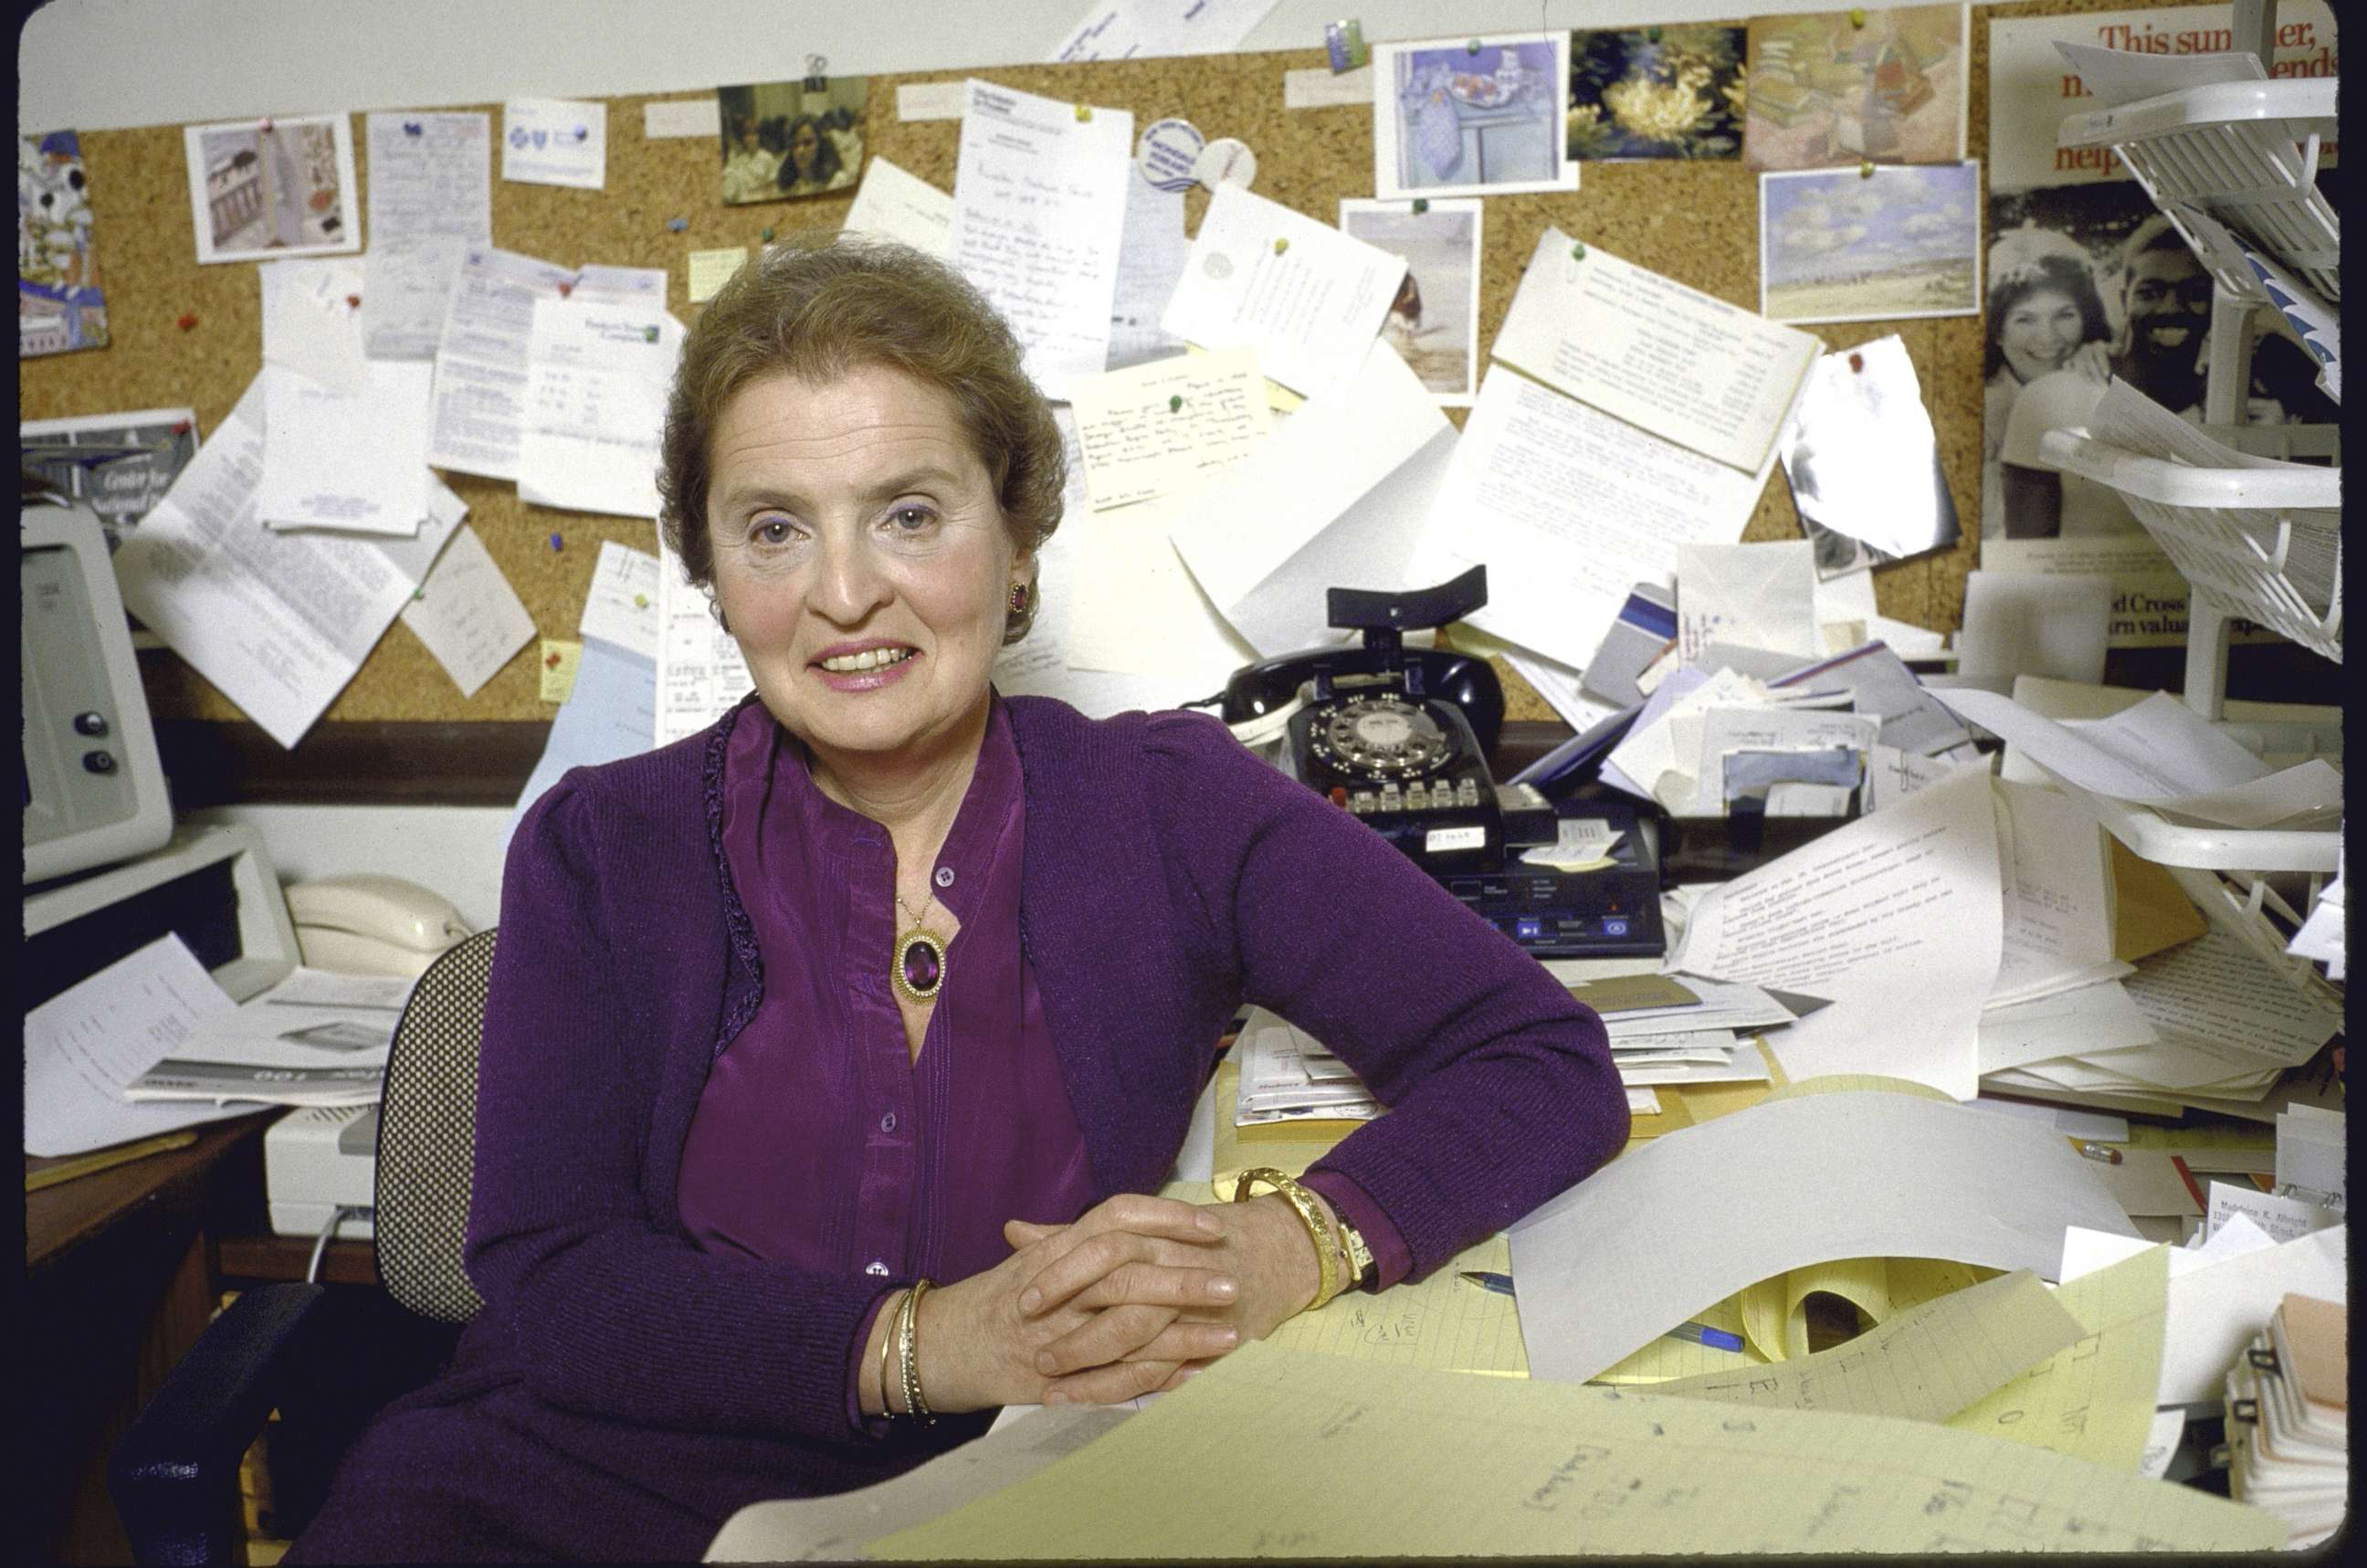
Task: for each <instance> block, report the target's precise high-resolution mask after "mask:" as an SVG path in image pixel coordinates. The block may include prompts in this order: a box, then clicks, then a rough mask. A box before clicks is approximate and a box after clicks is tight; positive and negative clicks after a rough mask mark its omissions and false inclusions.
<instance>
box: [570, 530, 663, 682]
mask: <svg viewBox="0 0 2367 1568" xmlns="http://www.w3.org/2000/svg"><path fill="white" fill-rule="evenodd" d="M575 629H576V630H577V631H580V632H582V633H583V635H584V636H586V637H595V638H598V639H599V640H600V641H601V642H610V643H614V644H615V645H616V646H617V647H619V648H622V649H624V650H625V651H626V652H628V653H639V654H640V655H641V656H642V657H643V658H645V659H654V658H656V657H657V653H658V558H657V557H656V556H654V555H651V554H650V553H649V552H648V551H641V550H635V549H634V548H633V547H632V546H630V545H627V544H618V543H617V541H616V540H613V539H604V540H601V541H600V560H599V563H598V564H597V565H595V566H594V567H593V568H592V586H591V589H590V591H589V592H587V593H586V594H585V595H584V596H583V614H582V615H581V616H580V617H578V618H577V619H576V622H575Z"/></svg>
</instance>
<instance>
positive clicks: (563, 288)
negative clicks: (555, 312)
mask: <svg viewBox="0 0 2367 1568" xmlns="http://www.w3.org/2000/svg"><path fill="white" fill-rule="evenodd" d="M573 292H575V281H574V279H573V278H561V279H560V280H559V297H560V298H561V299H562V300H564V299H565V298H567V296H568V295H570V294H572V293H573Z"/></svg>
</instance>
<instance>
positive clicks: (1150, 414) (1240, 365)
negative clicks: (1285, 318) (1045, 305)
mask: <svg viewBox="0 0 2367 1568" xmlns="http://www.w3.org/2000/svg"><path fill="white" fill-rule="evenodd" d="M1263 380H1264V378H1263V377H1262V376H1260V375H1259V374H1258V360H1257V350H1256V349H1254V348H1232V349H1227V350H1225V351H1224V352H1222V353H1218V354H1188V355H1178V356H1176V357H1175V358H1172V359H1159V360H1154V361H1152V362H1151V363H1150V364H1148V365H1138V366H1136V367H1135V368H1133V369H1127V370H1111V371H1108V372H1106V373H1104V374H1103V375H1098V376H1083V377H1080V378H1078V379H1077V380H1076V381H1073V382H1071V383H1070V388H1069V393H1070V401H1071V402H1073V403H1075V405H1076V410H1077V440H1078V443H1079V445H1080V446H1081V447H1082V449H1083V450H1084V458H1085V490H1086V494H1088V495H1089V496H1090V497H1091V498H1092V501H1093V510H1095V511H1097V512H1099V511H1105V510H1107V509H1108V508H1110V507H1112V506H1125V505H1127V503H1128V502H1131V501H1147V500H1149V499H1150V497H1152V496H1154V495H1166V494H1173V493H1175V492H1178V491H1183V490H1189V489H1191V488H1193V487H1194V486H1195V485H1196V484H1197V483H1200V482H1201V481H1202V480H1204V479H1206V477H1207V476H1208V475H1210V474H1212V473H1215V472H1217V471H1219V470H1222V469H1226V468H1229V467H1231V466H1232V465H1233V464H1234V463H1235V462H1238V461H1239V460H1240V459H1241V458H1242V457H1244V456H1246V455H1247V454H1248V452H1249V451H1250V449H1251V448H1252V447H1254V446H1256V445H1257V443H1258V442H1259V441H1260V440H1261V439H1262V438H1263V437H1264V436H1265V433H1266V426H1267V424H1268V422H1269V420H1270V418H1271V415H1269V413H1268V411H1267V409H1266V403H1265V394H1264V392H1263Z"/></svg>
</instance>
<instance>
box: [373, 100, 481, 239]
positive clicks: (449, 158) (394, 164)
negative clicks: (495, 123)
mask: <svg viewBox="0 0 2367 1568" xmlns="http://www.w3.org/2000/svg"><path fill="white" fill-rule="evenodd" d="M368 138H369V243H370V248H371V249H372V250H376V249H377V248H378V247H379V246H380V245H382V244H386V243H387V242H388V241H390V240H407V239H413V238H416V237H417V236H419V235H421V234H448V235H452V236H454V237H457V238H459V239H463V240H490V239H492V238H493V187H492V179H491V176H492V171H493V129H492V124H491V121H490V119H488V117H487V116H485V115H483V114H478V113H451V112H447V113H438V114H429V113H425V112H419V111H412V112H390V113H379V114H373V115H371V116H369V117H368Z"/></svg>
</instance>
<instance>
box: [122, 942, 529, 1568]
mask: <svg viewBox="0 0 2367 1568" xmlns="http://www.w3.org/2000/svg"><path fill="white" fill-rule="evenodd" d="M494 935H495V933H494V932H493V931H481V932H479V933H478V934H477V935H475V936H473V937H468V938H466V939H465V940H463V941H462V942H460V943H459V945H458V946H457V947H454V948H452V949H450V950H449V951H447V952H446V953H445V954H443V956H441V957H440V958H438V959H437V960H436V962H435V963H434V964H433V965H432V966H430V967H429V969H428V971H427V972H426V973H425V974H424V975H422V976H420V979H419V983H418V984H417V985H416V986H414V987H413V990H412V993H411V998H410V1000H409V1001H408V1002H407V1003H405V1004H404V1006H403V1009H402V1019H401V1021H400V1022H399V1023H398V1024H397V1025H396V1026H395V1031H394V1040H393V1044H392V1046H391V1048H390V1050H389V1051H388V1053H387V1066H386V1082H385V1086H384V1087H383V1089H382V1090H381V1091H380V1095H379V1135H378V1168H377V1176H376V1182H375V1189H374V1196H375V1199H376V1201H377V1210H376V1222H375V1225H374V1233H375V1250H376V1252H377V1257H378V1273H379V1280H380V1281H381V1282H382V1283H383V1284H384V1285H385V1287H386V1293H385V1295H383V1296H381V1295H379V1293H378V1292H376V1291H357V1290H330V1289H328V1288H327V1287H326V1286H323V1285H320V1284H317V1283H312V1282H310V1281H308V1282H305V1283H302V1284H270V1285H264V1286H260V1287H257V1288H255V1289H252V1290H243V1291H242V1292H240V1294H239V1297H238V1300H237V1301H233V1302H232V1304H231V1305H230V1307H229V1308H228V1309H227V1310H225V1311H224V1312H222V1314H221V1316H220V1317H219V1318H217V1319H216V1320H215V1321H214V1322H213V1324H211V1325H210V1327H209V1328H208V1329H207V1330H206V1332H205V1334H204V1335H203V1336H202V1337H200V1338H199V1340H198V1343H197V1345H196V1346H193V1347H192V1348H191V1349H190V1351H189V1353H188V1354H187V1356H185V1357H184V1358H182V1359H181V1361H180V1363H179V1365H177V1366H176V1367H175V1368H174V1369H173V1370H172V1371H171V1373H170V1374H169V1375H167V1376H166V1378H165V1380H164V1386H163V1387H161V1388H159V1389H158V1390H157V1391H156V1393H155V1396H154V1397H153V1399H151V1400H150V1401H149V1402H148V1403H147V1405H146V1407H145V1408H144V1409H142V1411H141V1413H140V1415H139V1416H138V1418H137V1419H135V1420H134V1421H133V1422H132V1424H131V1426H130V1428H129V1429H128V1430H126V1431H125V1433H124V1435H123V1437H122V1438H121V1440H120V1441H119V1442H118V1443H117V1445H116V1448H115V1452H114V1454H113V1455H112V1456H111V1458H110V1459H109V1460H108V1493H109V1494H110V1495H111V1496H112V1497H113V1498H114V1500H115V1508H116V1512H117V1514H118V1515H119V1516H120V1517H121V1519H122V1521H123V1528H124V1533H125V1534H126V1535H127V1536H128V1537H129V1538H130V1543H131V1551H132V1560H133V1561H134V1562H142V1563H176V1564H190V1563H215V1562H220V1563H236V1562H244V1561H245V1560H246V1558H245V1551H246V1549H245V1539H246V1531H245V1528H244V1523H243V1518H242V1516H241V1509H240V1502H239V1483H238V1470H239V1463H240V1460H242V1459H243V1457H244V1455H245V1453H246V1450H247V1449H248V1447H249V1446H250V1445H251V1444H253V1443H254V1441H255V1438H256V1437H257V1436H259V1435H260V1434H261V1433H262V1432H263V1430H264V1424H265V1421H266V1417H267V1416H268V1415H270V1413H271V1411H272V1410H273V1409H275V1408H277V1410H278V1412H279V1426H278V1427H277V1436H276V1437H274V1440H273V1447H272V1455H273V1464H272V1480H273V1514H274V1527H275V1528H276V1530H277V1533H279V1534H282V1535H284V1536H287V1537H289V1538H290V1539H293V1538H294V1536H295V1535H296V1534H297V1533H298V1532H299V1531H300V1530H301V1529H302V1528H304V1526H305V1525H306V1524H307V1523H309V1522H310V1521H311V1517H312V1515H313V1514H314V1513H315V1512H316V1511H318V1509H319V1506H320V1504H321V1502H322V1500H323V1498H324V1497H325V1496H326V1495H327V1493H328V1486H329V1482H330V1481H331V1479H332V1478H333V1477H334V1475H335V1473H336V1468H337V1464H338V1462H339V1461H340V1460H342V1459H343V1458H344V1456H345V1449H347V1448H348V1447H349V1446H350V1445H351V1444H352V1442H353V1439H354V1438H355V1437H356V1436H357V1435H358V1434H359V1433H360V1431H361V1429H362V1427H363V1426H364V1425H366V1424H367V1423H368V1420H369V1418H370V1416H371V1415H374V1414H375V1413H376V1412H377V1410H378V1408H379V1406H380V1405H382V1404H384V1403H386V1402H387V1401H388V1400H390V1399H391V1398H393V1397H394V1396H395V1395H397V1394H400V1393H402V1392H407V1391H408V1390H410V1389H412V1388H415V1387H417V1386H418V1385H419V1384H421V1383H423V1382H425V1381H426V1380H427V1379H428V1378H429V1377H431V1376H433V1375H434V1373H435V1371H436V1368H437V1367H439V1366H440V1365H441V1364H442V1363H443V1362H444V1361H445V1360H446V1359H447V1358H448V1357H449V1355H450V1352H451V1347H452V1344H453V1342H454V1340H455V1339H456V1338H457V1337H458V1335H459V1325H460V1324H465V1323H467V1322H468V1321H469V1319H470V1318H471V1317H473V1316H475V1315H476V1312H477V1310H478V1308H479V1307H480V1306H481V1305H482V1302H481V1301H480V1299H479V1297H478V1295H477V1292H476V1290H475V1288H474V1287H473V1286H471V1285H470V1282H469V1277H468V1274H467V1273H466V1271H465V1270H464V1269H463V1268H462V1267H461V1245H462V1241H463V1237H464V1233H465V1231H466V1227H467V1224H468V1218H469V1192H470V1180H471V1176H472V1173H473V1171H474V1169H475V1163H476V1095H477V1046H478V1041H479V1040H480V1038H481V1034H482V1031H483V1027H484V1016H485V990H486V983H487V980H488V977H489V976H490V974H491V972H492V969H493V938H494ZM389 1298H391V1301H390V1300H389Z"/></svg>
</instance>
